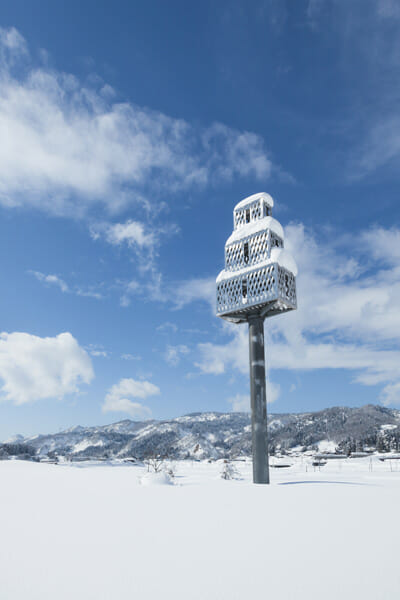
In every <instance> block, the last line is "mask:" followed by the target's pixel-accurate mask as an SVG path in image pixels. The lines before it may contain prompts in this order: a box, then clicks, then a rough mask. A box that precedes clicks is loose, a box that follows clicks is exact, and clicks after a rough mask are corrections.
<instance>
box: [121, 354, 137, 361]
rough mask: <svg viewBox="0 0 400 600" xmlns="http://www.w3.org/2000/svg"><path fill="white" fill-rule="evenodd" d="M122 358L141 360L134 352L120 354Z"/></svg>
mask: <svg viewBox="0 0 400 600" xmlns="http://www.w3.org/2000/svg"><path fill="white" fill-rule="evenodd" d="M121 358H122V360H142V357H141V356H136V355H135V354H121Z"/></svg>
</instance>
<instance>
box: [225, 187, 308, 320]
mask: <svg viewBox="0 0 400 600" xmlns="http://www.w3.org/2000/svg"><path fill="white" fill-rule="evenodd" d="M273 206H274V201H273V199H272V198H271V196H270V195H269V194H265V193H260V194H254V195H253V196H249V197H248V198H245V199H244V200H242V201H241V202H239V203H238V204H237V205H236V206H235V208H234V211H233V222H234V231H233V233H232V234H231V235H230V237H229V238H228V240H227V241H226V244H225V268H224V269H223V270H222V271H221V273H220V274H219V275H218V278H217V315H218V316H220V317H222V318H225V319H227V320H230V321H234V322H243V321H246V320H248V317H249V316H251V315H254V314H256V315H257V314H260V315H262V316H264V317H267V316H272V315H273V314H278V313H281V312H285V311H288V310H293V309H295V308H296V306H297V304H296V281H295V277H296V274H297V267H296V263H295V262H294V260H293V258H292V256H291V254H290V253H289V252H287V250H285V249H284V233H283V228H282V226H281V224H280V223H279V222H278V221H277V220H276V219H274V218H273V217H272V208H273Z"/></svg>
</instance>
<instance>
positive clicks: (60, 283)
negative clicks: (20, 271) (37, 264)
mask: <svg viewBox="0 0 400 600" xmlns="http://www.w3.org/2000/svg"><path fill="white" fill-rule="evenodd" d="M29 272H30V273H31V274H32V275H34V277H36V279H38V280H39V281H42V282H43V283H47V284H49V285H56V286H57V287H59V288H60V290H61V291H62V292H64V293H66V292H69V287H68V284H67V283H65V281H64V280H63V279H61V277H58V275H45V274H44V273H41V272H40V271H29Z"/></svg>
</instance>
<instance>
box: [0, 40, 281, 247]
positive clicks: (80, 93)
mask: <svg viewBox="0 0 400 600" xmlns="http://www.w3.org/2000/svg"><path fill="white" fill-rule="evenodd" d="M97 81H98V80H97ZM110 91H112V89H111V88H110V86H107V85H105V84H104V82H98V83H93V82H92V83H91V84H89V83H88V82H85V83H83V82H82V81H80V80H79V79H78V78H76V77H75V76H73V75H71V74H68V73H63V72H61V71H57V70H56V69H50V68H49V67H48V66H47V64H46V63H45V62H44V63H42V64H40V65H37V64H35V62H34V61H33V59H32V58H31V56H30V54H29V51H28V47H27V44H26V42H25V40H24V38H23V37H22V36H21V35H20V33H19V32H18V31H17V30H15V29H13V28H11V29H0V136H1V138H2V141H3V143H2V144H1V147H0V203H1V204H3V206H9V207H13V206H26V205H29V206H34V207H36V208H39V209H42V210H45V211H47V212H51V213H55V214H62V215H69V216H79V215H83V214H85V213H87V212H88V211H90V210H91V208H93V207H94V206H96V207H97V209H98V207H99V206H102V207H104V208H105V209H106V210H107V211H108V212H109V213H116V212H118V211H119V210H121V209H122V208H124V207H126V206H128V205H131V204H135V203H136V204H138V203H139V204H141V205H142V206H143V205H144V202H146V201H147V202H148V198H149V197H151V199H152V203H153V204H159V202H160V196H162V195H163V194H164V193H165V192H171V191H175V192H176V191H179V190H186V189H189V188H192V187H194V186H195V187H197V186H204V185H208V184H209V183H211V181H212V182H215V181H231V180H232V179H233V178H235V177H248V176H250V177H252V178H254V179H256V180H257V179H258V180H263V181H265V180H266V179H267V178H268V177H270V176H271V173H272V171H273V164H272V162H271V159H270V158H269V154H268V152H267V150H266V148H265V145H264V141H263V139H262V138H261V137H260V136H259V135H257V134H255V133H252V132H247V131H237V130H235V129H232V128H229V127H227V126H225V125H223V124H220V123H214V124H212V125H210V126H209V127H207V128H205V129H199V128H197V127H195V126H192V125H191V124H189V123H187V122H186V121H184V120H182V119H176V118H171V117H169V116H167V115H165V114H162V113H160V112H156V111H152V110H149V109H147V108H143V107H139V106H136V105H134V104H132V103H129V102H117V101H115V95H114V94H112V93H110ZM128 229H129V232H128ZM109 234H110V236H112V238H113V239H118V235H120V236H122V238H123V237H124V235H125V234H126V235H128V237H125V239H133V238H135V242H137V241H141V242H142V243H145V242H146V241H148V240H151V236H150V237H149V233H147V234H146V233H144V232H143V231H141V230H140V226H139V227H136V230H135V225H134V223H133V222H131V223H130V224H129V223H128V225H126V224H125V232H124V231H122V230H118V229H115V228H114V229H112V230H110V232H109ZM113 236H114V237H113ZM115 236H116V237H115Z"/></svg>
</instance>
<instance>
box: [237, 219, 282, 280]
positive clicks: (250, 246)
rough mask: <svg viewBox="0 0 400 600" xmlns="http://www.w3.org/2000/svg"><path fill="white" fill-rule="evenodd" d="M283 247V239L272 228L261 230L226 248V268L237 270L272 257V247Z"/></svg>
mask: <svg viewBox="0 0 400 600" xmlns="http://www.w3.org/2000/svg"><path fill="white" fill-rule="evenodd" d="M275 247H277V248H282V247H283V240H282V239H281V238H280V237H279V236H277V235H276V233H274V232H273V231H271V230H270V229H266V230H264V231H260V232H259V233H256V234H253V235H252V236H249V237H247V238H244V239H243V240H241V241H240V242H236V243H234V244H230V245H229V246H226V248H225V269H226V270H227V271H237V270H238V269H243V267H250V266H252V265H256V264H257V263H259V262H262V261H264V260H266V259H267V258H270V256H271V250H272V248H275Z"/></svg>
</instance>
